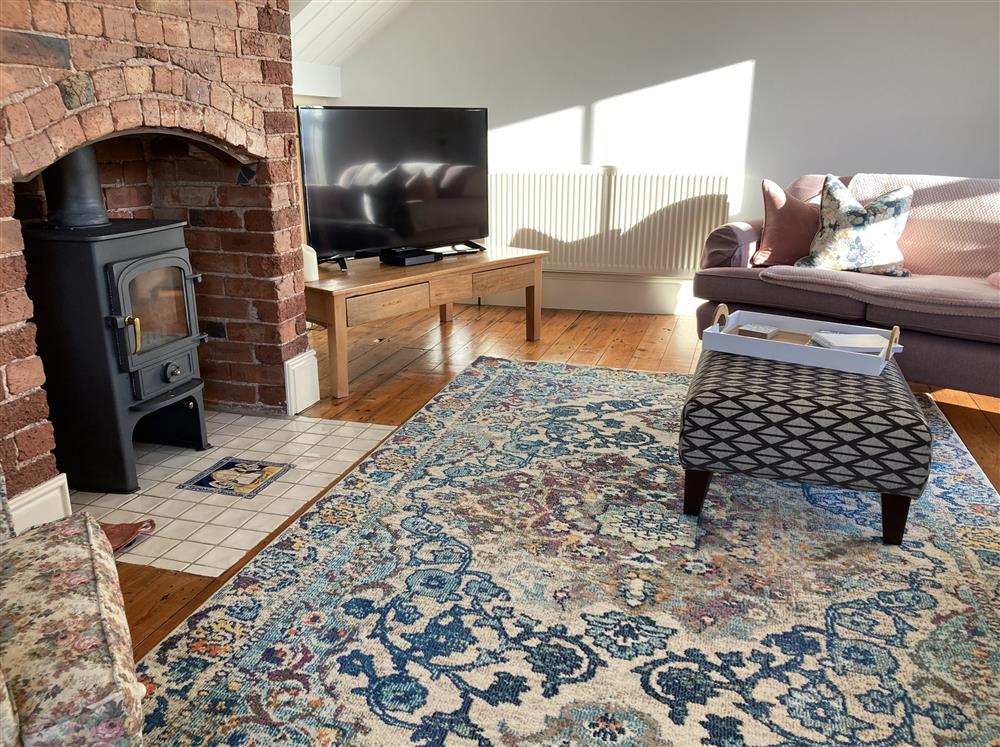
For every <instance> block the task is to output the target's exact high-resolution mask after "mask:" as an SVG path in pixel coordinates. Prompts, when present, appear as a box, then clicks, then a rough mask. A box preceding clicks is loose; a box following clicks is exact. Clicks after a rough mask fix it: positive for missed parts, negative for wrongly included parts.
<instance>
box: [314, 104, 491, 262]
mask: <svg viewBox="0 0 1000 747" xmlns="http://www.w3.org/2000/svg"><path fill="white" fill-rule="evenodd" d="M298 113H299V135H300V138H299V139H300V143H301V149H302V174H303V183H304V187H305V189H304V191H305V210H306V224H307V226H306V230H307V232H308V237H309V244H310V246H312V247H313V248H314V249H315V250H316V253H317V255H318V256H319V258H320V260H321V261H323V260H330V259H336V258H350V257H355V256H374V255H378V254H379V253H380V252H384V250H395V249H403V248H411V247H421V248H427V247H437V246H446V245H450V244H461V243H462V242H465V241H470V240H473V239H479V238H482V237H485V236H486V235H487V234H488V233H489V211H488V207H487V187H486V173H487V169H486V109H442V108H403V107H335V106H328V107H317V106H301V107H299V108H298Z"/></svg>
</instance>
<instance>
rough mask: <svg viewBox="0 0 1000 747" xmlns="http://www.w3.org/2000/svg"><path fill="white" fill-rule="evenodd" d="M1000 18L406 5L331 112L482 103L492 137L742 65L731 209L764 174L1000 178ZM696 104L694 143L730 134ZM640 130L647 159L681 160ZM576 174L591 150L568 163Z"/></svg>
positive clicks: (349, 71)
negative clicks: (744, 109) (737, 180)
mask: <svg viewBox="0 0 1000 747" xmlns="http://www.w3.org/2000/svg"><path fill="white" fill-rule="evenodd" d="M998 8H1000V3H997V2H995V1H993V0H986V1H984V2H943V1H942V2H881V3H880V2H857V3H854V2H839V3H811V2H798V3H787V2H784V3H783V2H749V1H748V2H739V3H731V2H582V1H581V2H544V1H543V2H516V1H511V0H509V1H506V2H489V1H480V2H436V1H435V0H417V2H415V3H414V4H413V5H412V6H410V8H408V9H407V10H406V11H404V12H403V13H401V14H400V15H399V16H398V17H397V18H396V19H394V20H393V21H392V22H391V23H390V24H389V25H388V26H387V27H386V28H385V29H383V30H382V31H381V32H380V33H379V34H378V35H377V36H376V37H375V38H373V39H372V40H371V41H369V42H368V43H367V44H366V45H365V46H364V47H363V48H362V49H360V50H359V51H358V52H357V53H355V54H354V55H353V56H351V57H350V58H349V59H348V60H347V61H346V62H345V63H344V65H343V68H342V80H343V99H341V103H347V104H371V105H441V106H488V107H489V110H490V124H491V127H499V126H503V125H509V124H513V123H517V122H521V121H523V120H526V119H530V118H533V117H538V116H540V115H545V114H548V113H551V112H557V111H560V110H564V109H569V108H572V107H582V110H584V111H586V112H590V111H591V109H592V105H593V104H594V102H598V101H600V100H603V99H606V98H608V97H613V96H616V95H620V94H624V93H628V92H630V91H635V90H637V89H642V88H645V87H648V86H655V85H658V84H663V83H666V82H669V81H677V80H679V79H682V78H686V77H687V76H692V75H697V74H700V73H705V72H708V71H713V70H717V69H719V68H722V67H725V66H729V65H734V64H736V63H745V62H746V61H748V60H752V61H753V78H752V90H751V92H750V93H751V94H752V99H751V103H750V108H749V111H750V116H749V127H748V129H747V127H746V123H745V122H744V123H743V124H742V125H741V126H742V128H743V129H744V130H745V131H746V132H745V145H744V144H743V143H740V144H739V150H740V152H741V153H745V159H744V160H745V169H744V171H745V184H746V189H747V194H746V199H745V200H744V203H743V210H742V211H741V213H742V214H744V215H752V214H756V213H758V212H759V210H760V207H759V206H760V198H759V194H758V192H759V188H758V184H759V182H760V179H761V177H763V176H768V177H770V178H772V179H775V180H776V181H778V182H788V181H790V180H791V179H792V178H794V177H795V176H796V175H798V174H801V173H808V172H833V173H842V174H851V173H855V172H858V171H869V172H897V173H928V174H951V175H963V176H991V177H996V176H998V169H1000V144H998V140H1000V135H998V132H1000V114H998V112H1000V101H998V91H1000V51H998V47H1000V42H998V27H1000V18H998ZM707 93H708V94H709V95H710V99H709V100H708V101H701V102H699V103H698V104H697V105H692V104H691V100H690V98H688V99H681V100H680V103H678V104H677V105H676V106H675V108H676V109H678V110H680V111H676V112H675V113H674V114H673V117H677V118H678V121H682V120H683V119H690V120H691V121H690V122H689V125H690V127H689V129H692V128H693V129H694V130H698V129H700V127H701V124H703V123H708V122H711V121H712V120H717V118H726V119H723V120H717V121H721V122H729V121H730V120H732V118H733V114H732V111H731V109H730V107H728V105H727V97H726V96H724V95H720V91H719V90H718V89H717V88H714V89H711V90H709V91H707ZM736 98H738V96H736ZM685 101H687V102H688V103H687V105H683V104H684V102H685ZM738 109H739V107H737V110H738ZM696 110H697V111H696ZM657 116H661V117H662V114H658V115H657ZM742 116H743V118H744V119H745V118H746V117H745V114H744V115H742ZM691 118H693V119H691ZM665 119H667V120H671V121H672V118H671V117H667V118H665ZM666 124H670V122H669V121H668V122H666ZM682 129H683V128H682ZM739 129H740V127H736V131H738V130H739ZM665 131H666V132H673V130H671V129H670V128H669V127H667V128H665ZM646 132H647V136H646V138H645V139H644V140H643V141H642V143H641V145H642V147H643V148H645V149H647V150H648V152H649V156H650V160H651V162H658V163H670V162H671V160H672V158H673V156H674V155H681V154H683V152H684V149H685V148H689V147H690V146H689V144H688V143H686V142H684V138H681V139H678V138H676V137H664V138H661V139H659V140H656V139H654V138H651V137H648V135H649V127H647V128H646ZM622 137H623V138H627V137H629V133H623V134H622ZM701 147H705V146H701ZM587 160H588V149H587V148H586V147H585V148H584V149H583V150H582V152H581V154H580V157H579V159H578V161H580V162H586V161H587Z"/></svg>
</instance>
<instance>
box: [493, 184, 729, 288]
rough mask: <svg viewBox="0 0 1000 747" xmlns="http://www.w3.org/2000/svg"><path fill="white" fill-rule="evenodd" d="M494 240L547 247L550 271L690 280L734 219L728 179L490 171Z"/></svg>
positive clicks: (497, 243)
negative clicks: (714, 234) (715, 236)
mask: <svg viewBox="0 0 1000 747" xmlns="http://www.w3.org/2000/svg"><path fill="white" fill-rule="evenodd" d="M489 184H490V243H492V244H493V245H495V246H505V245H506V246H516V247H522V248H526V249H546V250H548V251H549V252H551V255H550V256H549V257H548V258H547V259H546V262H545V268H546V269H549V270H563V271H574V272H595V273H614V274H641V275H660V276H670V277H676V276H684V275H691V274H692V273H693V272H694V271H695V270H696V269H698V266H699V259H700V257H701V251H702V247H703V246H704V244H705V238H706V237H707V236H708V234H709V232H711V231H712V229H713V228H715V227H716V226H718V225H720V224H722V223H725V222H726V220H727V217H728V215H729V199H728V195H727V192H728V180H727V179H726V177H724V176H678V175H673V174H642V173H628V172H620V171H617V170H616V169H613V168H608V167H604V168H586V167H585V168H581V169H579V170H576V171H563V172H555V171H553V172H546V173H540V172H535V173H532V172H496V173H492V174H490V182H489Z"/></svg>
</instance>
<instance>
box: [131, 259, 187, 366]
mask: <svg viewBox="0 0 1000 747" xmlns="http://www.w3.org/2000/svg"><path fill="white" fill-rule="evenodd" d="M128 292H129V300H130V301H131V306H132V314H133V316H136V317H138V318H139V321H140V324H141V327H142V332H141V333H140V334H141V336H142V352H146V351H147V350H152V349H153V348H157V347H159V346H161V345H166V344H167V343H169V342H173V341H174V340H181V339H184V338H185V337H187V336H188V335H189V332H188V319H187V310H186V308H185V299H184V273H183V271H182V270H181V268H180V267H177V266H164V267H157V268H155V269H152V270H148V271H146V272H144V273H142V274H141V275H136V276H135V277H134V278H132V280H131V281H130V282H129V284H128Z"/></svg>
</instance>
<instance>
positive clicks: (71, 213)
mask: <svg viewBox="0 0 1000 747" xmlns="http://www.w3.org/2000/svg"><path fill="white" fill-rule="evenodd" d="M42 183H43V184H44V186H45V201H46V203H47V206H48V222H49V224H50V225H51V226H52V227H53V228H84V227H92V226H106V225H108V224H109V223H110V222H111V221H109V220H108V213H107V211H106V210H105V209H104V194H103V192H102V191H101V177H100V172H99V170H98V168H97V156H96V155H94V148H93V147H92V146H90V145H87V146H84V147H83V148H78V149H77V150H75V151H73V152H72V153H68V154H67V155H65V156H63V157H62V158H60V159H59V160H58V161H56V162H55V163H54V164H52V165H51V166H49V167H48V168H47V169H45V171H43V172H42Z"/></svg>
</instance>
